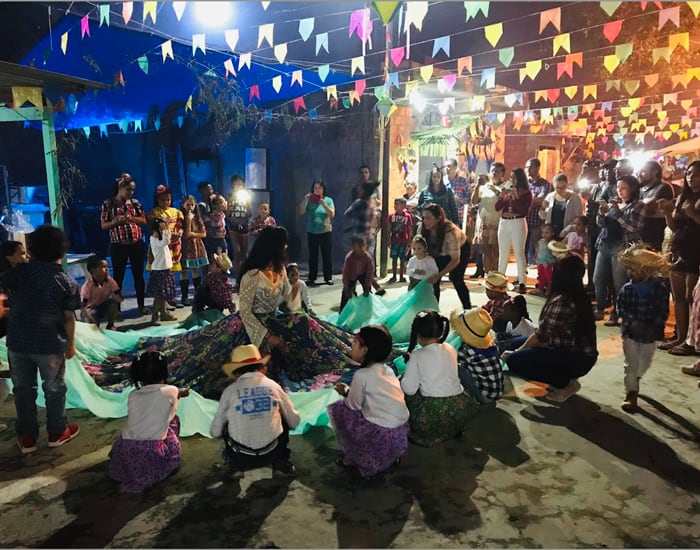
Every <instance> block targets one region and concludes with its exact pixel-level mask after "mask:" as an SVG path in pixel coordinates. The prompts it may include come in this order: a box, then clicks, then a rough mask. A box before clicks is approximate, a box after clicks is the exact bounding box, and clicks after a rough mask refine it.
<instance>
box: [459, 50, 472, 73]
mask: <svg viewBox="0 0 700 550" xmlns="http://www.w3.org/2000/svg"><path fill="white" fill-rule="evenodd" d="M464 69H467V70H468V71H469V74H471V72H472V56H471V55H468V56H466V57H460V58H459V59H458V60H457V75H459V76H461V75H462V71H463V70H464Z"/></svg>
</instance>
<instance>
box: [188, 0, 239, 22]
mask: <svg viewBox="0 0 700 550" xmlns="http://www.w3.org/2000/svg"><path fill="white" fill-rule="evenodd" d="M194 10H195V15H196V16H197V21H199V22H200V23H201V24H202V25H203V26H204V27H207V28H209V29H211V28H222V27H225V26H226V25H228V23H229V21H230V19H231V15H232V13H233V9H232V6H231V3H230V2H194Z"/></svg>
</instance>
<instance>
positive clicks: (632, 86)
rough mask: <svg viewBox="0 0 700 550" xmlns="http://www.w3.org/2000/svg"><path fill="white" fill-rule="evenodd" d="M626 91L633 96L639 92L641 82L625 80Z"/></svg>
mask: <svg viewBox="0 0 700 550" xmlns="http://www.w3.org/2000/svg"><path fill="white" fill-rule="evenodd" d="M625 90H627V93H628V94H630V95H632V94H633V93H634V92H636V91H637V90H639V80H625Z"/></svg>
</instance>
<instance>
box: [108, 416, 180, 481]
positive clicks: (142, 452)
mask: <svg viewBox="0 0 700 550" xmlns="http://www.w3.org/2000/svg"><path fill="white" fill-rule="evenodd" d="M179 433H180V420H179V419H178V417H177V416H176V417H175V418H173V419H172V421H171V422H170V426H169V427H168V434H167V435H166V436H165V439H162V440H157V441H153V440H135V439H122V437H121V436H119V439H117V441H116V442H115V443H114V445H113V446H112V450H111V451H110V452H109V477H111V478H112V479H114V480H115V481H118V482H119V483H120V487H119V488H120V489H121V490H122V491H123V492H125V493H141V492H142V491H144V490H145V489H148V488H149V487H151V486H153V485H155V484H156V483H158V482H160V481H163V480H164V479H165V478H166V477H168V476H169V475H171V474H172V473H173V472H174V471H175V470H177V469H178V468H179V467H180V440H179V439H178V438H177V436H178V434H179Z"/></svg>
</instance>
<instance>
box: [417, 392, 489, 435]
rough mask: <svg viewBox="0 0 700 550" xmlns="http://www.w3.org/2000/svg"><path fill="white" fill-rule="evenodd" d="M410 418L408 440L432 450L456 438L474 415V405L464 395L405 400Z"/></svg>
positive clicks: (476, 407)
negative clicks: (433, 447)
mask: <svg viewBox="0 0 700 550" xmlns="http://www.w3.org/2000/svg"><path fill="white" fill-rule="evenodd" d="M406 406H407V407H408V410H409V412H410V413H411V417H410V420H409V425H410V427H411V432H410V434H409V436H408V437H409V439H410V440H411V441H412V442H413V443H416V444H418V445H422V446H423V447H432V446H434V445H437V444H438V443H442V442H443V441H447V440H448V439H452V438H454V437H455V436H457V435H458V434H459V433H460V432H461V431H462V430H464V428H465V427H466V426H467V424H468V423H469V421H470V420H471V419H472V417H473V416H474V415H475V414H476V411H477V409H478V407H479V406H478V404H477V403H476V402H475V401H474V399H472V398H471V397H470V396H469V395H468V394H467V393H465V392H463V393H461V394H459V395H453V396H451V397H423V396H422V395H421V394H420V393H416V394H415V395H407V396H406Z"/></svg>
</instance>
